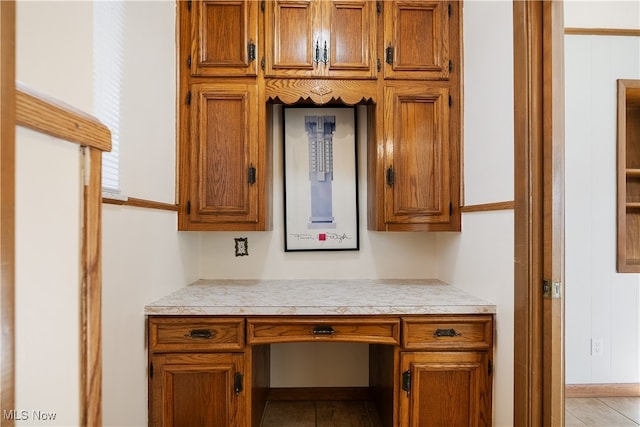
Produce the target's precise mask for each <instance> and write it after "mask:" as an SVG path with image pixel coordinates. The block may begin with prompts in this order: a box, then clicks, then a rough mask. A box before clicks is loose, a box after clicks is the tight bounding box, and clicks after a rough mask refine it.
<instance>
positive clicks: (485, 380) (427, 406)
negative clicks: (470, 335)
mask: <svg viewBox="0 0 640 427" xmlns="http://www.w3.org/2000/svg"><path fill="white" fill-rule="evenodd" d="M400 364H401V375H402V385H401V390H400V398H399V399H400V404H399V406H400V426H401V427H432V426H433V427H441V426H447V427H486V426H490V425H491V383H490V382H489V370H490V365H489V357H488V354H487V353H484V352H448V353H444V352H443V353H439V352H433V353H432V352H413V353H402V354H401V361H400Z"/></svg>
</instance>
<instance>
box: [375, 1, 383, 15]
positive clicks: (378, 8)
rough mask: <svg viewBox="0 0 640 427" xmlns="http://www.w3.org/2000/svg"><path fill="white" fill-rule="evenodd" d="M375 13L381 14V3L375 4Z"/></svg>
mask: <svg viewBox="0 0 640 427" xmlns="http://www.w3.org/2000/svg"><path fill="white" fill-rule="evenodd" d="M376 13H377V14H378V15H380V14H381V13H382V3H381V2H379V1H377V2H376Z"/></svg>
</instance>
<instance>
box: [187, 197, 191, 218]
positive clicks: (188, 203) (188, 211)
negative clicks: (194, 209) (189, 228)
mask: <svg viewBox="0 0 640 427" xmlns="http://www.w3.org/2000/svg"><path fill="white" fill-rule="evenodd" d="M190 214H191V200H187V215H190Z"/></svg>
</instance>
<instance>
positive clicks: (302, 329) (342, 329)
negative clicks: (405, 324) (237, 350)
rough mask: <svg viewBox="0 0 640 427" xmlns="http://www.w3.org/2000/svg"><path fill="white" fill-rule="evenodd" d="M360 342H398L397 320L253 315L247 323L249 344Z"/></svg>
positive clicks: (398, 327) (398, 324) (398, 328)
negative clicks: (257, 316) (289, 317)
mask: <svg viewBox="0 0 640 427" xmlns="http://www.w3.org/2000/svg"><path fill="white" fill-rule="evenodd" d="M307 341H308V342H364V343H377V344H398V343H399V342H400V322H399V320H398V319H395V318H390V319H358V318H340V319H326V318H315V317H306V318H303V319H288V318H287V319H279V318H256V319H250V320H249V321H248V322H247V342H248V343H249V344H261V343H276V342H307Z"/></svg>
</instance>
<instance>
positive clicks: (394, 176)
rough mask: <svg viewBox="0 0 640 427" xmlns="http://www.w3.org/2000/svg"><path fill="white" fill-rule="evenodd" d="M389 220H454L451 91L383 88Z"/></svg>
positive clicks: (443, 222)
mask: <svg viewBox="0 0 640 427" xmlns="http://www.w3.org/2000/svg"><path fill="white" fill-rule="evenodd" d="M384 102H385V117H384V123H385V126H386V128H385V140H386V141H387V144H388V146H387V149H386V150H385V151H386V156H387V157H386V163H385V168H386V171H385V175H386V176H385V180H386V185H385V222H386V223H394V224H446V223H448V222H449V219H450V210H451V198H450V187H449V184H450V182H449V178H450V177H449V142H450V141H449V90H448V89H447V88H444V87H440V88H439V87H426V88H425V87H423V88H410V87H385V98H384Z"/></svg>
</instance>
